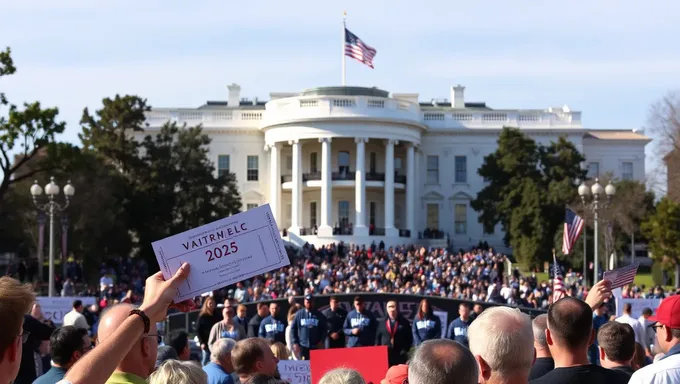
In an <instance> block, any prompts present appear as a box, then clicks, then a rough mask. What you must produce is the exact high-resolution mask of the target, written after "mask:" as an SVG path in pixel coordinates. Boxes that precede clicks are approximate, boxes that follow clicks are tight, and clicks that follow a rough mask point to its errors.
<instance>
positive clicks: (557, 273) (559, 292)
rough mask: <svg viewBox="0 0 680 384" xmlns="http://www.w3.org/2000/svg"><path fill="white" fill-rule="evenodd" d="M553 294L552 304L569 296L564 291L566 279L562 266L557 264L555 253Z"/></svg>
mask: <svg viewBox="0 0 680 384" xmlns="http://www.w3.org/2000/svg"><path fill="white" fill-rule="evenodd" d="M553 275H554V276H553V292H552V302H553V303H554V302H556V301H557V300H559V299H561V298H563V297H565V296H566V295H567V294H566V292H565V291H564V279H563V278H562V270H561V269H560V265H559V264H557V257H555V253H554V251H553Z"/></svg>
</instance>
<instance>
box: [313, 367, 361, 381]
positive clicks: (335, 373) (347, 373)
mask: <svg viewBox="0 0 680 384" xmlns="http://www.w3.org/2000/svg"><path fill="white" fill-rule="evenodd" d="M319 384H366V381H365V380H364V378H363V377H361V374H360V373H359V372H357V371H355V370H354V369H348V368H335V369H331V370H330V371H328V372H326V373H325V374H324V375H323V376H322V377H321V380H319Z"/></svg>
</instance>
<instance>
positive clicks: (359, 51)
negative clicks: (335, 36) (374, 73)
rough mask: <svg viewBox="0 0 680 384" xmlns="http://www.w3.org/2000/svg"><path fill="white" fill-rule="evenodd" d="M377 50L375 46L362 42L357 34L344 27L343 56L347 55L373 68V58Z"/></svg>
mask: <svg viewBox="0 0 680 384" xmlns="http://www.w3.org/2000/svg"><path fill="white" fill-rule="evenodd" d="M377 52H378V51H376V50H375V48H372V47H370V46H368V45H367V44H364V42H363V41H361V39H360V38H358V37H357V35H355V34H353V33H352V32H350V31H349V29H347V28H345V56H349V57H351V58H353V59H354V60H357V61H359V62H362V63H364V64H366V65H368V66H369V67H371V68H373V58H374V57H375V54H376V53H377Z"/></svg>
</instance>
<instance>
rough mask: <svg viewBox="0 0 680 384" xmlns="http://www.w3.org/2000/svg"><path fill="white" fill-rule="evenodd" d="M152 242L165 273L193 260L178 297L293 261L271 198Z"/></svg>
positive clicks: (184, 296) (183, 298)
mask: <svg viewBox="0 0 680 384" xmlns="http://www.w3.org/2000/svg"><path fill="white" fill-rule="evenodd" d="M152 246H153V250H154V253H155V254H156V259H157V260H158V264H159V265H160V268H161V271H162V272H163V277H164V278H165V279H169V278H171V277H172V276H173V275H174V274H175V272H176V271H177V270H178V269H179V267H180V266H181V265H182V263H184V262H187V263H189V265H191V270H190V272H189V277H188V278H187V279H186V281H184V282H182V283H181V284H180V286H179V287H178V288H177V295H176V296H175V302H176V303H178V302H181V301H183V300H186V299H190V298H193V297H194V296H198V295H200V294H201V293H203V292H207V291H212V290H215V289H219V288H222V287H225V286H227V285H231V284H234V283H236V282H238V281H241V280H245V279H248V278H250V277H253V276H255V275H260V274H262V273H266V272H269V271H271V270H273V269H277V268H281V267H285V266H286V265H288V264H290V260H288V254H287V253H286V249H285V248H284V246H283V240H281V235H280V234H279V229H278V227H277V225H276V221H274V216H273V214H272V211H271V208H270V207H269V204H265V205H262V206H260V207H257V208H253V209H251V210H249V211H246V212H242V213H239V214H237V215H234V216H230V217H227V218H224V219H221V220H218V221H215V222H212V223H210V224H206V225H203V226H201V227H198V228H194V229H191V230H189V231H186V232H182V233H179V234H177V235H174V236H170V237H167V238H165V239H163V240H159V241H156V242H154V243H153V244H152Z"/></svg>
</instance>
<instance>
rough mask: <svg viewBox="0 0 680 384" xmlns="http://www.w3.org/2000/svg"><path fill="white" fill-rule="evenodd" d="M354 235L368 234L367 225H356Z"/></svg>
mask: <svg viewBox="0 0 680 384" xmlns="http://www.w3.org/2000/svg"><path fill="white" fill-rule="evenodd" d="M354 236H368V227H367V226H365V225H357V226H356V227H354Z"/></svg>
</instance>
